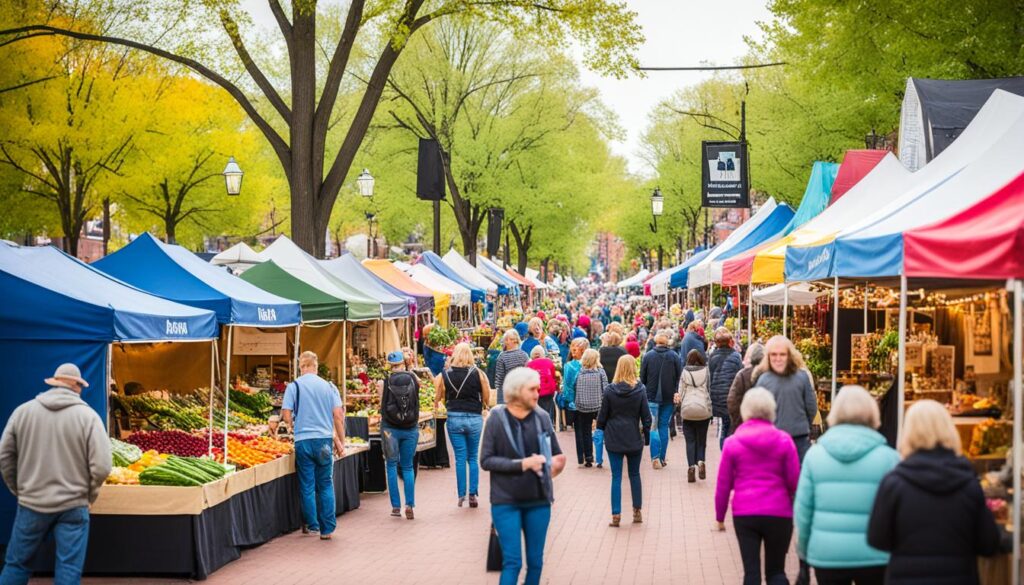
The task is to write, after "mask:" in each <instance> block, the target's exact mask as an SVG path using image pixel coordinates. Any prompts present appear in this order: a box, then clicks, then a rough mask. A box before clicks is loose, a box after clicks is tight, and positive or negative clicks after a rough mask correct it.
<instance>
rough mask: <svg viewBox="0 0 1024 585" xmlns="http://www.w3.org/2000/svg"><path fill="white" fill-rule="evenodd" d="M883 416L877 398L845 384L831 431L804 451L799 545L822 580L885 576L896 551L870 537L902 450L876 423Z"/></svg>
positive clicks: (827, 583) (797, 511) (823, 583)
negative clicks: (881, 487)
mask: <svg viewBox="0 0 1024 585" xmlns="http://www.w3.org/2000/svg"><path fill="white" fill-rule="evenodd" d="M880 424H881V417H880V415H879V412H878V402H877V401H876V400H875V398H874V397H873V396H871V394H869V393H868V391H867V390H865V389H864V388H861V387H860V386H843V387H842V388H840V389H839V392H838V394H836V399H835V400H834V401H832V410H831V412H829V415H828V426H829V429H828V432H827V433H825V434H824V435H822V437H821V438H820V439H819V440H818V442H817V444H815V445H814V446H813V447H811V450H810V451H808V452H807V457H805V458H804V463H803V467H802V469H801V470H800V483H799V485H798V486H797V490H796V504H795V505H794V513H793V520H794V523H795V525H796V531H797V541H796V550H797V554H798V555H799V556H800V558H801V559H802V560H804V561H806V563H807V564H808V565H810V566H811V567H814V573H815V576H816V577H817V579H818V583H819V585H831V584H843V585H849V584H850V583H851V582H855V583H856V584H857V585H869V584H876V583H877V584H879V585H881V584H882V583H884V582H885V565H887V564H888V563H889V555H888V554H887V553H885V552H883V551H880V550H878V549H875V548H872V547H871V546H870V545H869V544H868V539H867V530H868V518H869V517H870V516H871V508H872V506H873V504H874V501H875V493H876V492H877V491H878V484H879V483H880V482H881V481H882V478H883V477H885V475H886V474H887V473H889V472H890V471H892V469H893V468H894V467H895V466H896V465H897V464H898V463H899V461H900V457H899V454H898V453H896V450H895V449H893V448H892V447H890V446H889V445H888V444H886V442H885V437H883V436H882V435H881V434H880V433H879V432H878V431H877V430H875V429H877V428H878V427H879V425H880Z"/></svg>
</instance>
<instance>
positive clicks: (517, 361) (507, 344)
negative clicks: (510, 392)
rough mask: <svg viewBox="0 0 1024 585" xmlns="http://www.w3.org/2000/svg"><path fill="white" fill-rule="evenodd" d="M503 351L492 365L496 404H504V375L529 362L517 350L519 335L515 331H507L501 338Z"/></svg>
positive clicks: (522, 352)
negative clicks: (496, 395)
mask: <svg viewBox="0 0 1024 585" xmlns="http://www.w3.org/2000/svg"><path fill="white" fill-rule="evenodd" d="M501 340H502V344H503V347H504V348H505V351H503V352H501V354H500V355H499V356H498V361H497V362H496V363H495V365H494V389H495V391H496V392H497V394H498V404H504V403H505V396H504V394H503V392H502V388H503V386H504V383H505V375H506V374H507V373H508V372H511V371H512V370H514V369H515V368H521V367H523V366H525V365H526V364H527V362H529V361H530V356H529V355H527V354H526V352H525V351H523V350H521V349H519V344H520V338H519V333H518V332H516V330H515V329H509V330H508V331H506V332H505V335H504V336H503V337H502V338H501Z"/></svg>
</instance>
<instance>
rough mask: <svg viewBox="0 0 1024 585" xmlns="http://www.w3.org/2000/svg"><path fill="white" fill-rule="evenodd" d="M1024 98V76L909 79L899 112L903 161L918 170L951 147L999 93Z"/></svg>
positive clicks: (908, 166)
mask: <svg viewBox="0 0 1024 585" xmlns="http://www.w3.org/2000/svg"><path fill="white" fill-rule="evenodd" d="M1000 89H1001V90H1003V91H1007V92H1010V93H1015V94H1017V95H1021V96H1024V77H1004V78H1001V79H955V80H954V79H922V78H915V77H911V78H908V79H907V89H906V92H904V94H903V95H904V97H903V106H902V108H901V112H900V136H899V145H900V160H901V161H902V162H903V164H904V165H906V166H907V168H909V169H910V170H912V171H916V170H918V169H920V168H922V167H923V166H925V165H926V164H928V162H929V161H931V160H932V159H934V158H935V157H937V156H938V155H939V154H941V153H942V151H943V150H945V149H946V148H948V147H949V145H950V144H952V143H953V142H954V141H955V140H957V138H958V137H959V136H960V134H961V133H962V132H963V131H964V129H966V128H967V127H968V126H969V125H970V124H971V123H972V120H973V119H974V117H975V116H976V115H977V114H978V112H979V110H981V108H982V106H983V105H984V104H985V103H986V102H987V100H988V99H989V98H990V97H991V96H992V95H993V92H995V91H996V90H1000Z"/></svg>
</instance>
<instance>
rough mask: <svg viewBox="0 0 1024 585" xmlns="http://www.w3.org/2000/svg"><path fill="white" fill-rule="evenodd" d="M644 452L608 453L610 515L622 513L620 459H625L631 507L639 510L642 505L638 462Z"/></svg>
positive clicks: (642, 498) (642, 492)
mask: <svg viewBox="0 0 1024 585" xmlns="http://www.w3.org/2000/svg"><path fill="white" fill-rule="evenodd" d="M643 456H644V450H643V449H640V450H639V451H634V452H633V453H612V452H611V451H609V452H608V463H610V464H611V466H612V514H621V513H622V458H623V457H625V458H626V465H628V472H629V493H630V495H631V496H632V497H633V507H634V508H636V509H637V510H639V509H640V508H642V507H643V505H644V491H643V488H642V487H641V484H640V460H641V459H643Z"/></svg>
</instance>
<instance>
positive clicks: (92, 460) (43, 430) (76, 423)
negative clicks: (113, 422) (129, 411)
mask: <svg viewBox="0 0 1024 585" xmlns="http://www.w3.org/2000/svg"><path fill="white" fill-rule="evenodd" d="M111 464H112V462H111V458H110V441H109V440H108V439H107V433H106V431H104V429H103V423H102V422H101V421H100V417H99V415H97V414H96V411H94V410H93V409H92V408H91V407H90V406H89V405H88V404H86V403H85V401H84V400H82V398H81V397H80V396H79V395H78V393H76V392H74V391H73V390H69V389H67V388H61V387H53V388H50V389H49V390H47V391H46V392H43V393H42V394H39V395H38V396H36V397H35V399H33V400H30V401H28V402H26V403H24V404H22V405H21V406H19V407H18V408H16V409H15V410H14V413H13V414H11V418H10V419H9V420H8V421H7V426H6V427H5V428H4V434H3V438H0V474H2V475H3V478H4V483H5V484H7V489H9V490H11V493H12V494H14V495H15V497H17V498H18V504H19V505H21V506H25V507H26V508H29V509H31V510H34V511H36V512H39V513H42V514H54V513H57V512H63V511H66V510H70V509H72V508H78V507H81V506H88V505H89V504H91V503H93V502H94V501H96V497H97V496H98V495H99V489H100V486H102V485H103V482H104V481H106V479H107V476H108V475H110V468H111Z"/></svg>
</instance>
